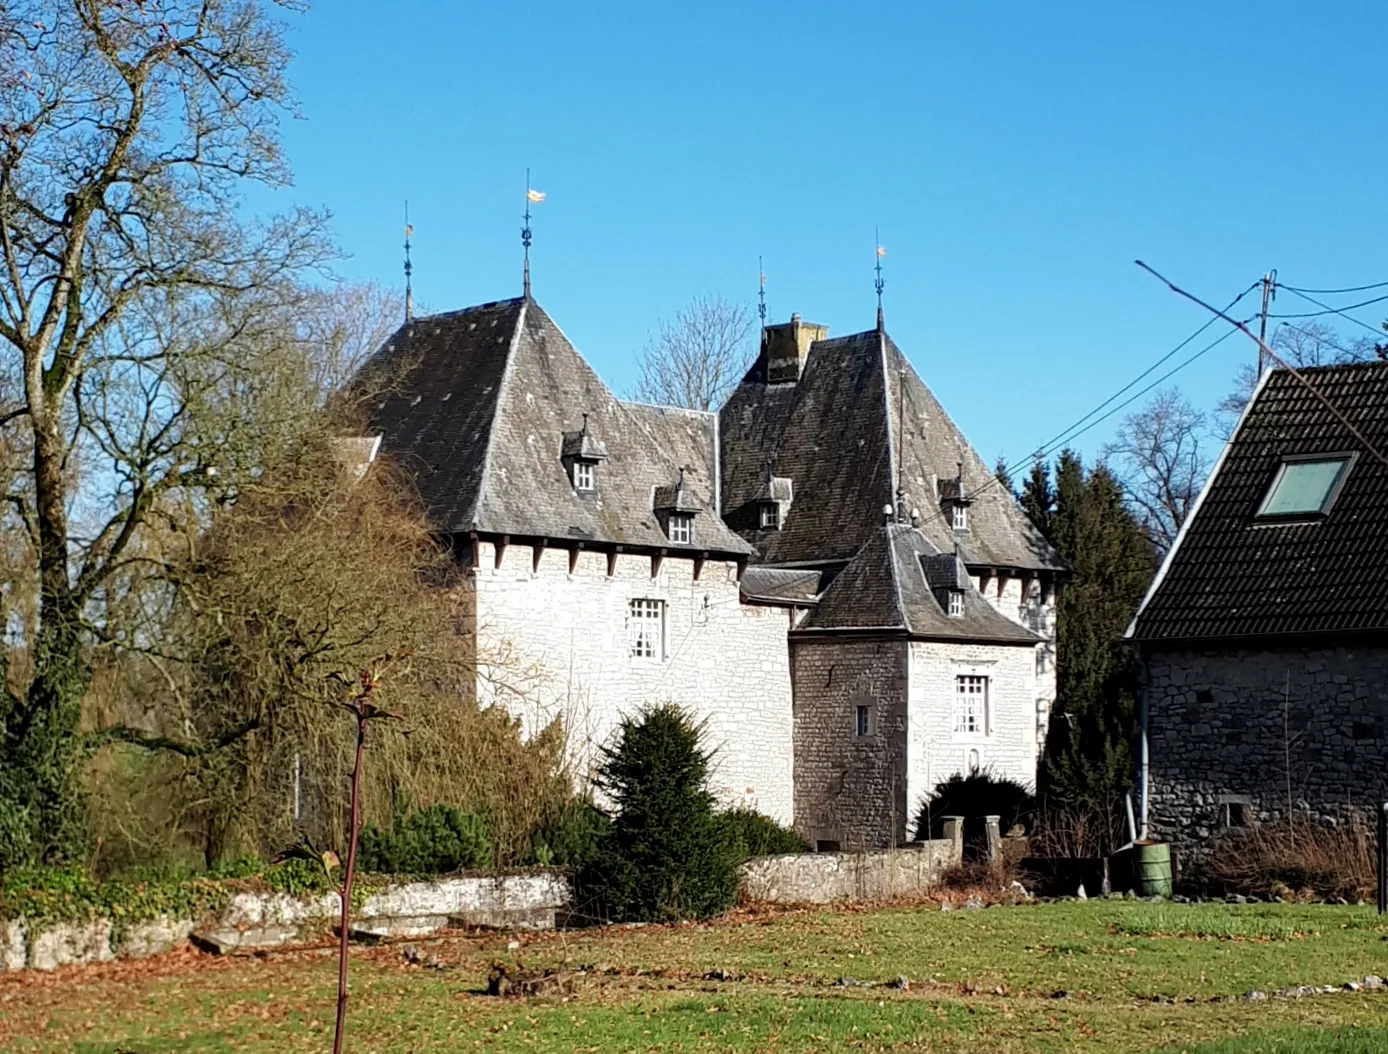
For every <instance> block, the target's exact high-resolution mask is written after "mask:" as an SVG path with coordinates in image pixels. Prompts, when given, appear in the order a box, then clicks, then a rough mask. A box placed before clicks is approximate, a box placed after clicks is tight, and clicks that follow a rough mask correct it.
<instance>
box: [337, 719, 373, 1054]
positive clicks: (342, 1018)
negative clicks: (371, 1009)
mask: <svg viewBox="0 0 1388 1054" xmlns="http://www.w3.org/2000/svg"><path fill="white" fill-rule="evenodd" d="M365 747H366V713H365V712H364V711H363V710H362V708H361V704H360V702H358V706H357V757H356V761H355V762H354V763H353V765H352V818H351V821H350V823H351V829H350V831H349V833H348V836H347V871H346V874H345V875H344V876H343V879H342V919H341V922H340V924H339V931H340V932H339V935H338V936H339V940H338V949H337V1029H336V1031H335V1032H334V1033H333V1054H342V1037H343V1033H344V1031H345V1030H346V1027H347V931H348V927H349V926H350V924H351V921H352V879H353V877H354V876H355V875H356V870H357V829H358V828H359V827H360V826H361V761H362V754H363V752H364V748H365Z"/></svg>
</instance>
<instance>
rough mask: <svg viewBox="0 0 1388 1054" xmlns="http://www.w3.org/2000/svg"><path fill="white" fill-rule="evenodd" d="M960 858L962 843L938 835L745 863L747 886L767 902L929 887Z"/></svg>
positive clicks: (746, 892) (750, 895) (895, 893)
mask: <svg viewBox="0 0 1388 1054" xmlns="http://www.w3.org/2000/svg"><path fill="white" fill-rule="evenodd" d="M959 862H960V843H959V842H956V841H953V840H949V841H946V840H936V841H931V842H920V843H915V844H913V845H909V846H904V847H902V848H900V849H881V850H876V851H869V852H862V853H799V854H796V855H793V856H764V857H758V858H757V859H755V860H749V861H748V862H747V863H745V864H743V865H742V876H741V892H742V895H743V896H744V897H745V898H747V899H748V900H753V901H757V902H759V903H764V904H830V903H834V902H836V901H845V902H847V901H859V900H880V899H886V898H890V897H910V896H915V895H919V894H921V893H926V892H929V891H930V890H931V889H933V888H935V887H936V886H938V885H939V884H940V879H941V878H942V877H943V876H944V873H945V872H946V871H948V870H949V869H950V868H951V867H954V866H955V865H957V864H958V863H959Z"/></svg>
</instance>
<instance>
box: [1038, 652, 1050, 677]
mask: <svg viewBox="0 0 1388 1054" xmlns="http://www.w3.org/2000/svg"><path fill="white" fill-rule="evenodd" d="M1049 662H1050V656H1049V655H1047V654H1046V646H1045V645H1044V644H1043V645H1040V646H1038V647H1037V649H1036V676H1037V677H1041V676H1043V675H1044V674H1045V672H1046V669H1047V666H1048V664H1049Z"/></svg>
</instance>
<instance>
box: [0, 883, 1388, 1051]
mask: <svg viewBox="0 0 1388 1054" xmlns="http://www.w3.org/2000/svg"><path fill="white" fill-rule="evenodd" d="M418 943H419V946H420V947H421V948H422V949H424V950H425V951H427V952H429V953H431V954H432V955H434V956H436V957H437V959H438V960H439V961H440V962H441V963H442V964H443V965H444V967H445V968H443V969H431V968H425V967H420V966H415V965H410V964H409V963H407V962H406V961H405V959H404V958H403V957H402V955H401V954H400V950H399V949H398V948H394V947H381V948H370V949H366V948H363V949H354V955H353V966H352V994H353V1000H352V1009H351V1014H350V1017H349V1035H348V1044H347V1046H348V1049H349V1050H352V1051H356V1052H367V1051H371V1052H384V1051H462V1050H481V1051H509V1050H515V1051H536V1052H551V1051H552V1052H559V1051H562V1052H566V1054H567V1052H578V1051H593V1052H597V1051H623V1050H633V1051H664V1052H691V1054H692V1052H705V1051H707V1052H710V1054H712V1052H725V1051H732V1052H743V1051H771V1050H774V1051H812V1050H813V1051H836V1050H859V1051H912V1050H921V1051H987V1052H988V1054H1005V1052H1011V1051H1074V1050H1081V1051H1085V1050H1092V1051H1096V1052H1097V1051H1103V1052H1106V1054H1107V1052H1118V1051H1161V1052H1172V1054H1175V1052H1179V1051H1188V1052H1190V1054H1254V1052H1263V1054H1273V1052H1277V1054H1283V1052H1285V1054H1292V1052H1302V1051H1305V1052H1310V1054H1329V1052H1361V1051H1362V1052H1369V1051H1375V1052H1384V1051H1388V991H1382V992H1373V993H1341V994H1335V995H1323V996H1316V997H1312V998H1306V999H1300V1000H1269V1001H1266V1002H1262V1001H1260V1002H1249V1001H1245V1000H1243V999H1241V998H1238V997H1239V996H1241V995H1242V993H1244V992H1245V991H1247V990H1249V989H1255V988H1256V989H1260V990H1263V991H1268V990H1272V989H1276V988H1282V987H1291V986H1296V985H1327V984H1343V983H1344V982H1346V981H1349V980H1353V979H1358V978H1361V977H1363V976H1364V975H1365V974H1370V973H1376V974H1385V975H1388V923H1383V922H1380V921H1379V920H1378V918H1377V916H1376V915H1374V914H1373V912H1372V911H1371V910H1370V909H1367V908H1350V907H1331V906H1293V905H1286V906H1283V905H1276V906H1274V905H1250V906H1239V907H1234V906H1228V907H1226V906H1223V905H1175V904H1156V905H1153V904H1146V903H1133V902H1129V901H1091V902H1088V903H1068V904H1047V905H1035V906H1022V907H1015V908H991V909H987V910H982V911H952V912H942V911H940V910H939V908H938V907H936V906H933V905H932V906H930V907H928V908H925V907H921V908H885V909H876V910H872V911H865V910H864V911H854V910H844V911H840V912H827V911H823V912H820V911H803V912H779V913H768V914H748V913H738V914H735V915H733V916H731V917H729V918H728V919H725V920H722V921H720V922H718V923H715V924H712V925H698V926H695V925H688V926H676V927H645V928H637V929H622V930H601V931H587V932H582V933H577V934H575V933H567V934H558V933H556V934H544V935H536V936H533V937H528V938H526V939H525V940H524V946H523V947H522V948H521V949H520V950H519V952H508V951H507V950H506V949H507V938H506V937H485V938H464V937H455V938H449V939H446V940H438V941H429V942H418ZM517 958H519V959H520V960H521V962H522V963H523V965H524V966H526V967H550V966H552V967H556V968H562V969H565V970H568V971H578V970H579V968H580V967H586V970H585V971H584V972H583V973H581V974H576V979H575V984H574V989H573V991H572V993H571V994H569V995H568V996H565V997H558V996H555V997H545V998H537V999H530V1000H523V999H506V1000H501V999H496V998H492V997H489V996H487V995H485V994H482V993H483V990H484V989H485V986H486V975H487V971H488V969H489V967H490V965H491V963H492V962H493V961H494V960H498V959H499V960H504V961H508V962H514V961H515V960H516V959H517ZM711 976H712V977H719V978H723V979H721V980H713V979H710V977H711ZM898 976H905V977H907V978H909V979H910V982H911V983H910V987H909V989H908V990H905V991H901V990H897V989H893V988H889V987H887V986H886V984H885V982H888V981H891V980H893V979H894V978H896V977H898ZM335 984H336V973H335V959H334V956H333V953H332V951H331V950H329V949H326V948H325V949H316V950H301V951H294V952H286V953H278V954H273V955H267V956H264V957H259V958H256V957H249V958H227V959H217V958H212V957H207V956H200V955H197V954H195V953H192V952H180V953H175V954H173V955H169V956H164V957H161V958H160V959H156V960H150V961H146V962H139V963H111V964H106V965H102V966H93V967H84V968H77V969H68V970H63V971H59V972H57V973H55V974H48V975H36V974H24V975H17V974H13V975H0V1050H4V1051H7V1052H8V1051H15V1052H38V1051H72V1050H76V1051H86V1052H105V1054H114V1052H117V1051H132V1052H133V1051H139V1052H144V1051H148V1052H155V1051H233V1050H238V1051H239V1050H245V1051H259V1052H270V1051H274V1052H280V1051H308V1050H313V1051H321V1050H324V1049H326V1048H327V1047H328V1045H329V1044H330V1042H331V1027H332V1018H333V1000H334V993H335ZM1229 997H1235V998H1229Z"/></svg>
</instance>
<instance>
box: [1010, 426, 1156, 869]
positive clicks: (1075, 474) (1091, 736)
mask: <svg viewBox="0 0 1388 1054" xmlns="http://www.w3.org/2000/svg"><path fill="white" fill-rule="evenodd" d="M1022 504H1023V507H1024V508H1026V510H1027V512H1028V514H1029V515H1030V516H1031V517H1032V519H1033V520H1034V521H1036V522H1037V526H1038V527H1040V528H1041V530H1042V531H1043V533H1045V534H1046V535H1047V538H1048V539H1049V540H1050V542H1051V544H1052V545H1054V546H1055V547H1056V550H1057V551H1058V552H1059V553H1060V555H1061V557H1062V558H1064V560H1065V561H1066V562H1067V563H1068V564H1069V565H1070V567H1071V568H1072V570H1073V578H1072V580H1071V581H1070V583H1069V584H1068V585H1066V586H1065V587H1064V588H1062V589H1061V591H1060V594H1059V601H1058V604H1059V611H1058V637H1057V642H1056V652H1057V654H1056V674H1057V678H1058V683H1057V686H1056V688H1057V692H1056V704H1055V707H1054V709H1053V711H1052V714H1051V720H1050V729H1049V733H1048V735H1047V738H1046V750H1045V755H1044V758H1043V761H1042V766H1041V773H1040V781H1039V782H1040V790H1041V794H1042V797H1043V800H1044V803H1045V805H1046V806H1047V807H1055V806H1059V807H1063V808H1069V809H1079V810H1088V811H1091V812H1092V813H1095V814H1098V815H1099V816H1102V817H1104V818H1105V820H1109V819H1112V818H1113V817H1114V816H1115V815H1116V814H1118V810H1119V809H1120V808H1121V804H1122V799H1123V794H1124V792H1125V791H1127V789H1128V788H1129V787H1130V786H1131V785H1132V778H1133V738H1134V732H1135V729H1134V720H1133V715H1134V709H1135V701H1136V696H1137V670H1136V664H1135V662H1134V660H1133V657H1132V655H1131V653H1130V651H1129V649H1128V648H1127V646H1126V645H1125V644H1124V642H1123V640H1122V637H1123V631H1124V630H1125V629H1126V627H1127V625H1128V623H1129V621H1131V619H1132V617H1133V614H1134V613H1135V612H1136V610H1137V606H1138V604H1139V603H1140V602H1141V600H1142V596H1143V593H1144V592H1145V590H1146V588H1147V585H1148V583H1149V582H1150V581H1151V578H1152V574H1153V571H1154V570H1155V565H1156V554H1155V552H1154V550H1153V548H1152V544H1151V542H1150V540H1149V539H1148V538H1147V536H1146V534H1145V533H1144V532H1143V530H1142V528H1141V525H1140V524H1139V523H1138V522H1137V520H1136V518H1135V517H1134V516H1133V515H1132V513H1131V512H1130V511H1129V509H1128V508H1127V506H1126V505H1125V504H1124V502H1123V495H1122V490H1121V488H1120V487H1119V485H1118V482H1117V481H1116V480H1115V479H1114V477H1113V475H1112V473H1111V472H1110V471H1109V470H1108V468H1107V467H1106V466H1104V465H1102V464H1100V465H1098V466H1096V467H1095V468H1093V469H1092V470H1091V471H1089V472H1088V473H1086V472H1085V470H1084V465H1083V462H1082V461H1081V459H1080V458H1079V456H1078V455H1077V454H1075V453H1074V452H1073V451H1069V450H1067V451H1064V452H1063V453H1062V454H1061V455H1060V457H1059V459H1058V461H1057V464H1056V471H1055V485H1054V489H1052V488H1051V485H1050V474H1049V472H1048V469H1047V466H1046V465H1045V464H1044V463H1043V462H1040V461H1038V462H1037V463H1036V464H1035V465H1034V466H1033V467H1032V474H1031V476H1030V478H1029V479H1028V480H1027V483H1026V486H1025V488H1024V491H1023V497H1022ZM1114 826H1115V825H1113V824H1110V825H1109V827H1110V829H1112V828H1113V827H1114ZM1106 848H1109V849H1111V848H1113V846H1112V845H1109V846H1107V847H1106Z"/></svg>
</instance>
